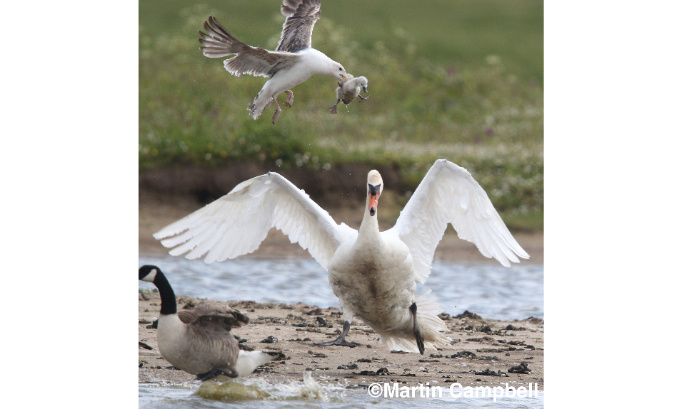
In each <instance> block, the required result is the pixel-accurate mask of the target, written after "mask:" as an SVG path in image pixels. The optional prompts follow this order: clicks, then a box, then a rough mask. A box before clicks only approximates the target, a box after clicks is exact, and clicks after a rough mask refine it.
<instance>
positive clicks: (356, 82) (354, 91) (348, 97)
mask: <svg viewBox="0 0 682 409" xmlns="http://www.w3.org/2000/svg"><path fill="white" fill-rule="evenodd" d="M347 76H348V78H349V79H348V80H346V81H345V82H340V81H339V87H338V88H337V89H336V98H338V99H337V100H336V104H334V106H333V107H331V108H329V112H331V113H332V114H335V113H336V106H337V105H339V102H341V101H343V103H344V104H345V105H348V104H350V103H351V102H353V100H354V99H355V98H356V97H359V98H360V102H362V101H364V100H366V99H367V98H369V95H367V96H365V97H363V96H362V95H360V90H362V91H365V94H366V93H367V78H365V77H357V78H353V76H352V75H351V74H347Z"/></svg>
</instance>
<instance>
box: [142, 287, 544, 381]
mask: <svg viewBox="0 0 682 409" xmlns="http://www.w3.org/2000/svg"><path fill="white" fill-rule="evenodd" d="M143 294H144V296H145V297H147V298H149V300H145V299H144V298H143V296H142V295H143ZM197 301H198V300H197V299H195V298H191V297H183V296H178V308H179V309H181V308H187V307H189V308H191V307H192V306H193V305H195V304H196V303H197ZM227 304H229V305H230V306H232V307H234V308H237V309H239V310H240V311H241V312H244V313H246V314H247V315H248V316H249V317H250V319H251V322H250V323H249V324H248V325H246V326H243V327H240V328H235V329H233V333H234V334H235V336H237V337H238V339H240V340H241V343H242V345H243V346H246V347H247V348H253V349H256V350H265V351H278V352H282V353H283V354H284V356H285V357H284V358H283V359H281V360H277V361H273V362H270V363H268V364H266V365H265V366H263V367H261V369H259V370H258V372H257V373H254V374H252V375H250V376H251V377H254V376H263V377H267V378H268V380H270V381H272V382H282V381H300V380H301V379H302V377H303V373H304V372H305V371H312V372H313V376H314V377H315V379H316V380H317V381H318V382H319V383H320V384H321V385H323V386H324V385H325V383H333V384H334V385H337V384H342V385H346V387H348V388H354V387H360V388H362V387H367V385H369V384H371V383H373V382H381V383H383V382H398V383H401V384H406V385H409V386H416V385H419V384H420V383H421V384H423V385H426V384H427V383H429V384H430V385H431V386H435V385H440V386H443V387H449V386H450V383H452V382H457V383H460V384H461V385H463V386H486V385H488V386H491V387H495V386H499V385H504V384H505V383H508V384H509V385H510V386H516V387H518V386H523V385H527V384H528V383H537V384H538V389H540V390H542V389H543V388H544V380H543V372H544V359H543V356H544V354H543V352H544V351H543V350H544V342H543V339H544V322H543V321H542V320H540V319H536V318H531V319H526V320H521V321H496V320H487V319H484V318H481V317H477V316H468V314H463V315H467V316H463V317H451V316H448V315H445V314H442V315H441V317H442V318H443V320H444V322H445V324H446V326H447V328H448V330H447V332H446V333H445V334H446V336H447V337H449V338H451V341H450V345H448V346H447V347H445V348H442V349H438V350H434V349H427V350H426V351H425V353H424V355H419V354H416V353H396V352H392V351H389V350H388V349H387V348H386V347H385V346H383V345H382V344H381V343H380V342H379V341H378V336H377V334H376V332H374V331H373V330H372V329H371V328H370V327H368V326H367V325H364V324H363V323H362V322H361V321H357V320H355V321H354V322H353V325H351V329H350V332H349V333H348V338H347V339H348V340H350V341H352V342H355V343H357V344H358V345H357V346H356V347H354V348H349V347H339V346H318V345H314V343H315V342H325V341H329V340H332V339H334V338H336V336H338V334H339V333H340V331H341V327H342V325H343V321H342V319H341V314H340V311H339V310H338V308H318V307H314V306H309V305H305V304H294V305H286V304H277V303H267V304H262V303H255V302H252V301H234V302H227ZM159 309H160V298H159V295H158V293H157V292H152V291H144V292H143V293H141V295H140V305H139V314H140V315H139V341H140V349H139V366H140V367H139V381H140V382H144V383H147V382H162V383H168V382H170V383H182V382H188V381H192V380H193V379H194V376H193V375H190V374H188V373H186V372H183V371H180V370H177V369H175V368H173V367H172V366H171V365H170V364H169V363H168V362H167V361H166V360H164V359H163V358H162V357H161V354H160V353H159V351H158V347H157V342H156V330H155V329H153V328H151V324H152V323H153V321H154V320H155V319H157V318H158V315H159ZM271 337H274V338H271ZM512 367H516V368H517V370H520V372H527V373H514V372H512V373H510V369H511V368H512ZM196 382H197V384H198V383H199V382H198V381H196Z"/></svg>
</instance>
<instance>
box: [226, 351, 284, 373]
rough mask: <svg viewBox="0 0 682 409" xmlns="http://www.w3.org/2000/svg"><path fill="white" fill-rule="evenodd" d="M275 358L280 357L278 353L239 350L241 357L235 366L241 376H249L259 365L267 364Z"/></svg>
mask: <svg viewBox="0 0 682 409" xmlns="http://www.w3.org/2000/svg"><path fill="white" fill-rule="evenodd" d="M274 359H278V357H277V355H273V354H268V353H267V352H262V351H242V350H240V351H239V357H238V358H237V363H236V364H235V368H236V369H237V373H238V374H239V376H247V375H249V374H250V373H251V372H253V371H254V370H255V369H256V368H258V367H259V366H261V365H263V364H266V363H268V362H270V361H272V360H274Z"/></svg>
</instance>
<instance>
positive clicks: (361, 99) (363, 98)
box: [358, 95, 369, 102]
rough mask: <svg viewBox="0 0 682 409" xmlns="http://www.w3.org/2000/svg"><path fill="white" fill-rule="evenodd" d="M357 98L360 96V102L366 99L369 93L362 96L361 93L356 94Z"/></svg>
mask: <svg viewBox="0 0 682 409" xmlns="http://www.w3.org/2000/svg"><path fill="white" fill-rule="evenodd" d="M358 98H360V102H362V101H364V100H366V99H368V98H369V95H367V96H364V97H363V96H362V95H358Z"/></svg>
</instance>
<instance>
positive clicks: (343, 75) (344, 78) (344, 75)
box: [339, 72, 348, 82]
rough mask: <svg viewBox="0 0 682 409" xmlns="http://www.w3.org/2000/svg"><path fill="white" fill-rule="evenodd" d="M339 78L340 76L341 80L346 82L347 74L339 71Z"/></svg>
mask: <svg viewBox="0 0 682 409" xmlns="http://www.w3.org/2000/svg"><path fill="white" fill-rule="evenodd" d="M339 78H341V81H343V82H346V81H347V80H348V75H346V74H344V73H342V72H340V73H339Z"/></svg>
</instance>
